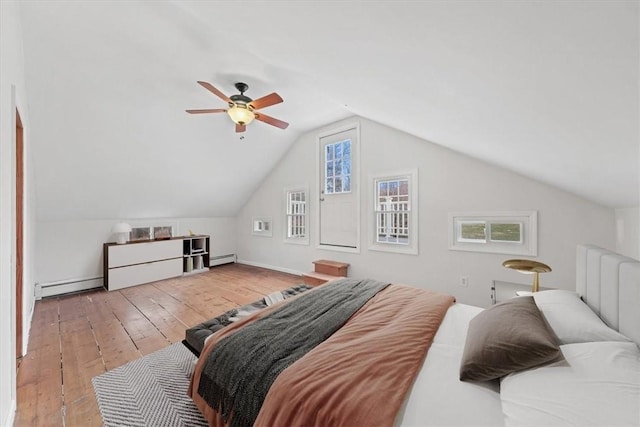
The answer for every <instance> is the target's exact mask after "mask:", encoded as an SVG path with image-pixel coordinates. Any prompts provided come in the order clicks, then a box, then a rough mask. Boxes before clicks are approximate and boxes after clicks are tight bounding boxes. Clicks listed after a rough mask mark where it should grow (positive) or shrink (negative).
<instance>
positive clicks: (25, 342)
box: [22, 298, 36, 355]
mask: <svg viewBox="0 0 640 427" xmlns="http://www.w3.org/2000/svg"><path fill="white" fill-rule="evenodd" d="M35 308H36V301H35V298H34V300H33V301H32V302H31V310H29V319H28V321H27V325H26V327H25V328H23V332H22V355H25V354H27V347H28V346H29V334H30V333H31V322H32V321H33V312H34V311H35Z"/></svg>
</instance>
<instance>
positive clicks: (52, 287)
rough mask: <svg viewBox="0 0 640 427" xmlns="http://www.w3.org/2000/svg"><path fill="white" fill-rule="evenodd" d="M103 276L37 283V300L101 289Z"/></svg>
mask: <svg viewBox="0 0 640 427" xmlns="http://www.w3.org/2000/svg"><path fill="white" fill-rule="evenodd" d="M102 286H103V280H102V276H98V277H81V278H78V279H68V280H59V281H57V282H48V283H36V291H35V292H36V299H37V300H39V299H42V298H45V297H51V296H55V295H63V294H68V293H70V292H78V291H86V290H88V289H95V288H101V287H102Z"/></svg>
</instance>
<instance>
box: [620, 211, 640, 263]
mask: <svg viewBox="0 0 640 427" xmlns="http://www.w3.org/2000/svg"><path fill="white" fill-rule="evenodd" d="M616 252H618V253H621V254H622V255H626V256H628V257H631V258H635V259H640V207H635V208H620V209H616Z"/></svg>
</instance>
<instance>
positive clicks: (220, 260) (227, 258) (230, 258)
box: [209, 254, 236, 267]
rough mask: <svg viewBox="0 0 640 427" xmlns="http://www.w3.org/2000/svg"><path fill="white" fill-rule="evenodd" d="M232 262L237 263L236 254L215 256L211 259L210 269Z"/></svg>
mask: <svg viewBox="0 0 640 427" xmlns="http://www.w3.org/2000/svg"><path fill="white" fill-rule="evenodd" d="M232 262H236V255H235V254H229V255H218V256H213V257H211V258H209V267H215V266H216V265H222V264H230V263H232Z"/></svg>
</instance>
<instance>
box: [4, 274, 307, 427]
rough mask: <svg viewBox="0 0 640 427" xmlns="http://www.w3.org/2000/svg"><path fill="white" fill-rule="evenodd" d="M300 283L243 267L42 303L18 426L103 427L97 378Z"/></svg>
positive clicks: (24, 365)
mask: <svg viewBox="0 0 640 427" xmlns="http://www.w3.org/2000/svg"><path fill="white" fill-rule="evenodd" d="M298 283H302V280H301V278H300V276H294V275H291V274H286V273H280V272H276V271H272V270H266V269H262V268H257V267H250V266H246V265H242V264H228V265H223V266H218V267H214V268H212V269H211V270H210V271H209V272H207V273H202V274H198V275H193V276H187V277H181V278H176V279H170V280H163V281H160V282H155V283H150V284H146V285H140V286H135V287H132V288H128V289H123V290H121V291H113V292H106V291H104V290H95V291H90V292H85V293H81V294H76V295H71V296H63V297H58V298H51V299H46V300H42V301H38V302H37V303H36V305H35V311H34V314H33V321H32V325H31V332H30V336H29V347H28V350H27V354H26V355H25V356H24V357H23V359H22V361H21V362H20V365H19V368H18V379H17V386H18V403H17V412H16V418H15V423H14V425H15V426H20V427H22V426H67V427H73V426H83V427H84V426H100V425H102V419H101V417H100V412H99V410H98V406H97V403H96V399H95V395H94V392H93V386H92V385H91V378H93V377H94V376H96V375H100V374H102V373H103V372H106V371H108V370H111V369H113V368H116V367H118V366H120V365H123V364H125V363H127V362H129V361H131V360H134V359H137V358H139V357H141V356H143V355H146V354H149V353H152V352H154V351H156V350H159V349H161V348H163V347H166V346H168V345H170V344H172V343H176V342H180V341H182V340H183V339H184V333H185V329H187V328H189V327H191V326H193V325H196V324H198V323H200V322H203V321H205V320H208V319H210V318H212V317H216V316H218V315H220V314H222V313H224V312H225V311H227V310H229V309H231V308H233V307H236V306H238V305H243V304H247V303H250V302H253V301H255V300H257V299H258V298H260V297H261V296H264V295H267V294H269V293H271V292H274V291H277V290H281V289H285V288H288V287H290V286H292V285H294V284H298Z"/></svg>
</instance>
